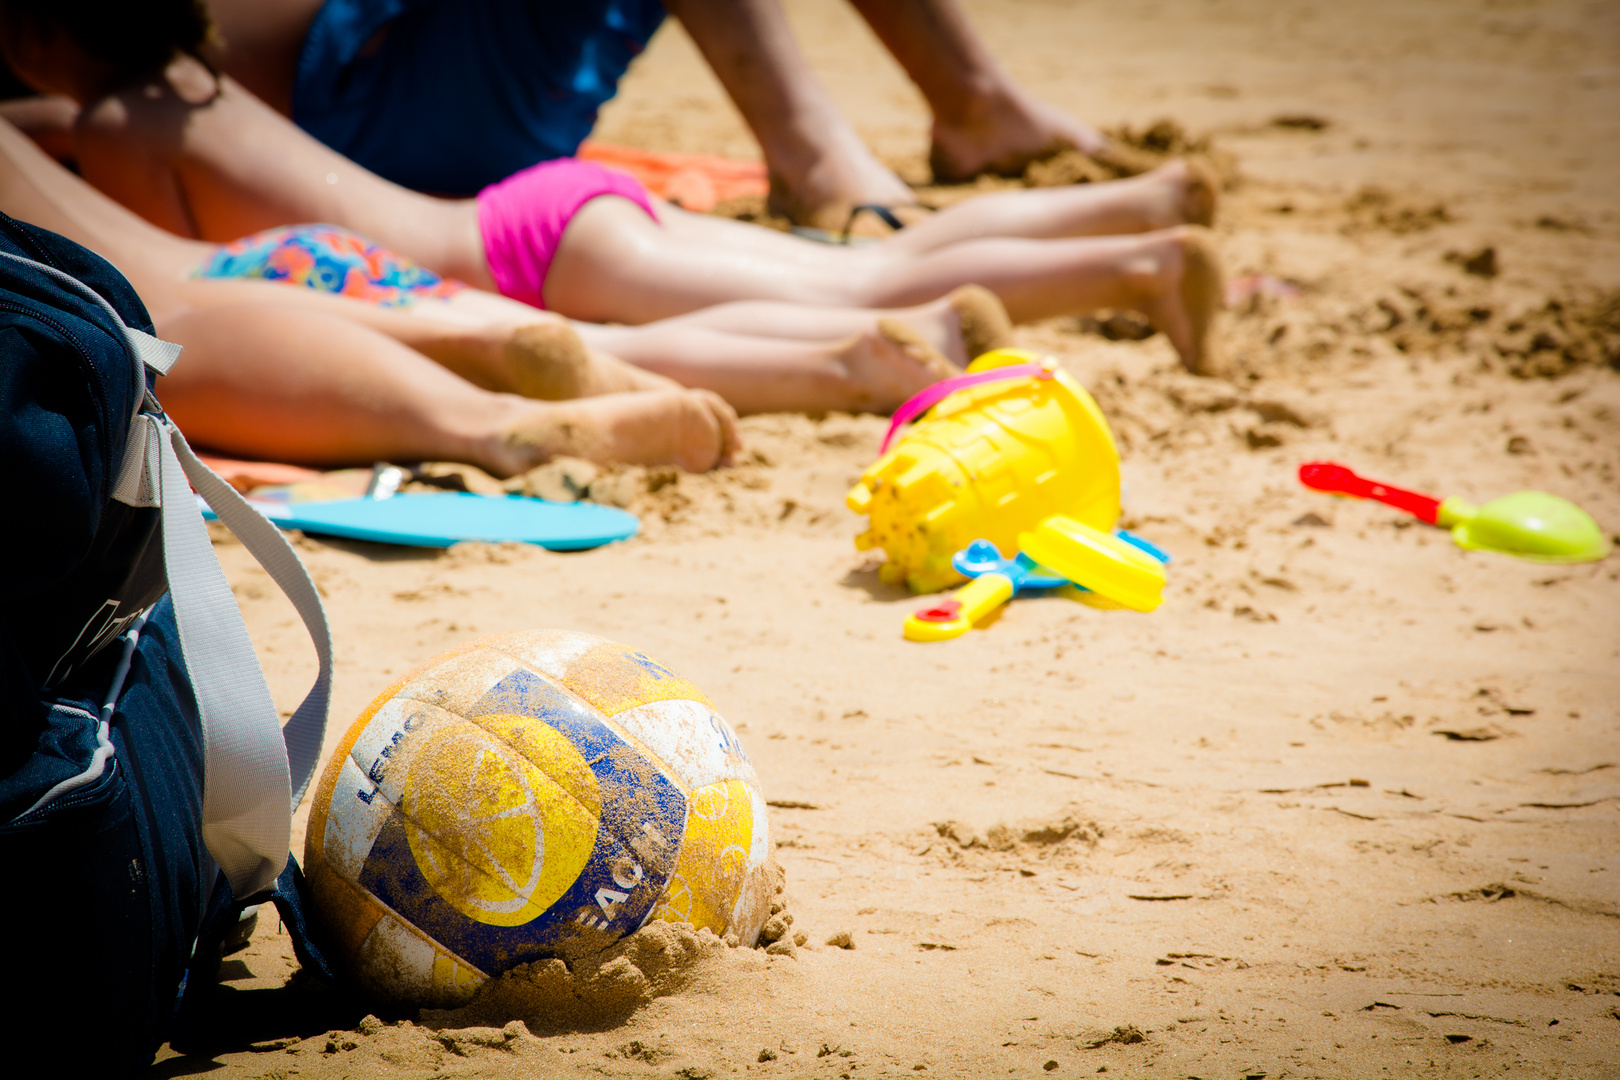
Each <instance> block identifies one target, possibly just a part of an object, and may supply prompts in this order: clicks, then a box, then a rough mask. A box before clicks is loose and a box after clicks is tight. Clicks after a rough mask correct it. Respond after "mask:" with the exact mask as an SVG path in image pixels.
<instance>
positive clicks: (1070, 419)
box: [845, 349, 1120, 592]
mask: <svg viewBox="0 0 1620 1080" xmlns="http://www.w3.org/2000/svg"><path fill="white" fill-rule="evenodd" d="M930 406H933V412H932V413H930V414H929V415H928V416H926V417H924V418H923V419H921V420H918V421H917V423H916V424H914V425H913V426H912V427H911V429H910V430H909V431H907V432H906V433H905V434H904V436H903V437H901V438H899V439H898V440H895V439H894V435H895V434H896V432H898V431H899V429H900V428H901V426H902V425H904V424H905V423H906V422H907V421H908V420H910V419H912V418H913V417H915V416H917V415H919V414H920V413H922V412H923V411H924V410H926V409H927V408H929V407H930ZM889 431H890V437H889V438H888V439H885V442H884V450H883V453H882V454H881V456H880V457H879V458H878V460H877V461H876V462H874V463H873V464H872V466H871V467H870V468H868V469H867V470H866V471H865V472H864V473H862V474H861V478H860V481H859V482H858V483H856V485H855V486H854V487H853V488H851V489H850V492H849V495H848V497H847V498H846V500H845V501H846V503H847V504H848V506H849V508H850V509H851V510H853V511H854V512H855V513H857V514H866V515H869V518H870V525H869V527H868V528H867V530H866V531H865V532H864V533H862V534H861V535H859V536H857V537H856V538H855V546H856V547H857V548H859V549H861V550H862V551H865V550H868V549H871V548H882V549H883V550H884V552H886V553H887V554H888V557H889V559H888V562H886V563H885V564H884V565H883V567H882V569H881V570H880V571H879V573H880V576H881V577H882V579H883V580H884V581H885V582H889V583H891V584H895V583H899V582H901V581H904V582H905V583H906V584H907V585H908V586H910V588H911V589H912V591H914V592H934V591H936V590H938V589H942V588H944V587H945V586H947V585H951V584H954V583H955V582H958V581H960V580H962V575H961V574H959V573H957V571H956V570H955V568H954V567H952V566H951V556H953V555H955V554H956V553H957V552H958V551H960V550H961V549H962V548H964V547H966V546H967V545H968V544H970V543H972V542H973V541H974V540H977V539H980V538H983V539H987V540H989V541H990V542H991V543H993V544H995V545H996V547H997V548H999V549H1000V550H1001V551H1002V552H1003V553H1004V554H1012V553H1016V552H1017V551H1018V549H1019V537H1020V534H1023V533H1028V532H1030V531H1032V530H1034V529H1035V528H1036V527H1037V526H1039V525H1040V524H1041V523H1042V522H1044V521H1046V520H1047V519H1048V518H1051V517H1053V516H1055V515H1062V516H1065V517H1067V518H1070V519H1072V520H1074V521H1077V522H1080V523H1082V524H1084V525H1087V526H1090V527H1091V528H1092V529H1096V530H1099V531H1100V532H1103V533H1106V532H1108V531H1109V530H1111V529H1112V528H1113V527H1114V523H1115V522H1116V521H1117V520H1118V518H1119V512H1120V491H1119V452H1118V450H1117V449H1116V448H1115V446H1114V437H1113V434H1112V433H1111V432H1110V431H1109V430H1108V421H1107V420H1105V419H1104V418H1103V414H1102V410H1100V409H1099V408H1097V403H1096V402H1095V401H1094V400H1092V397H1091V395H1090V394H1088V393H1086V391H1085V390H1084V389H1082V388H1081V386H1080V385H1079V384H1078V383H1076V382H1075V381H1074V380H1073V379H1071V378H1070V377H1069V376H1068V375H1066V374H1064V373H1063V372H1062V371H1059V370H1058V369H1057V366H1056V364H1055V363H1054V362H1053V361H1051V360H1042V359H1041V358H1040V357H1038V356H1036V355H1035V354H1033V353H1029V352H1024V351H1022V350H1018V349H998V350H996V351H995V352H991V353H986V354H985V355H983V356H981V357H979V358H978V359H977V360H975V361H974V362H973V363H972V364H970V365H969V366H968V370H967V373H966V374H965V375H960V376H957V377H956V378H954V379H947V380H945V381H944V382H942V383H938V384H936V385H935V386H933V387H930V388H929V389H928V390H926V391H924V392H923V393H922V394H919V395H918V396H917V397H915V398H913V399H912V400H911V401H909V402H907V403H906V405H905V406H902V407H901V410H900V411H898V412H896V413H895V417H894V423H893V425H892V426H891V427H890V429H889ZM891 443H892V445H890V444H891Z"/></svg>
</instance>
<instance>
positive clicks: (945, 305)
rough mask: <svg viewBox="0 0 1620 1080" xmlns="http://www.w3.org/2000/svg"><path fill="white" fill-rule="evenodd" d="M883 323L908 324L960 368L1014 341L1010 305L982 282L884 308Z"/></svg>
mask: <svg viewBox="0 0 1620 1080" xmlns="http://www.w3.org/2000/svg"><path fill="white" fill-rule="evenodd" d="M883 323H891V324H893V323H901V324H904V325H905V326H906V327H908V328H910V329H911V330H912V331H914V332H915V333H916V334H918V335H920V336H921V338H922V340H923V341H925V342H926V343H927V344H928V345H929V347H930V348H932V349H933V350H934V351H935V352H937V353H939V354H940V355H941V356H943V357H944V358H945V359H946V360H947V361H948V362H949V363H950V364H951V366H952V367H953V368H954V369H955V370H956V371H960V370H961V369H962V368H965V367H967V365H968V363H969V362H971V361H972V360H974V359H976V358H978V357H980V356H983V355H984V354H985V353H987V352H990V351H992V350H995V349H1004V348H1006V347H1007V346H1009V345H1011V344H1012V320H1011V319H1009V318H1008V317H1007V308H1006V306H1005V305H1004V304H1002V302H1001V299H1000V297H998V296H996V294H995V293H993V292H991V291H990V290H989V289H985V288H982V287H980V286H978V285H963V286H962V287H961V288H958V289H953V290H952V291H951V292H950V294H949V295H947V296H945V297H944V298H943V299H940V300H935V301H934V302H932V303H929V304H920V305H918V306H917V307H911V308H897V309H892V310H890V311H887V312H884V314H883V321H882V322H880V323H879V326H880V327H881V326H882V325H883ZM953 374H954V372H953Z"/></svg>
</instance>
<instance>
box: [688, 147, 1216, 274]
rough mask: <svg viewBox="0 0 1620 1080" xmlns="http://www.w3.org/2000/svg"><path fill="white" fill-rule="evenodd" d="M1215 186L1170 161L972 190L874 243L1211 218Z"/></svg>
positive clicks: (766, 249)
mask: <svg viewBox="0 0 1620 1080" xmlns="http://www.w3.org/2000/svg"><path fill="white" fill-rule="evenodd" d="M1216 189H1217V184H1216V182H1215V178H1214V176H1213V175H1212V174H1211V173H1210V171H1209V170H1208V169H1207V168H1206V167H1204V166H1203V165H1200V164H1197V163H1194V162H1188V161H1172V162H1169V163H1168V164H1165V165H1163V166H1160V167H1159V168H1157V169H1154V170H1153V171H1152V172H1149V173H1144V174H1143V175H1141V176H1136V177H1132V178H1131V179H1129V180H1113V181H1109V182H1107V183H1102V184H1074V185H1070V186H1068V187H1057V188H1042V189H1038V190H1031V191H1004V192H994V193H990V194H985V195H975V196H974V197H972V198H970V199H964V200H962V201H961V202H959V203H956V204H954V205H952V206H949V207H947V208H946V209H944V210H941V211H940V212H939V213H937V214H932V215H930V216H928V217H925V218H923V219H922V220H920V221H918V222H916V223H915V224H913V225H909V226H907V227H906V228H905V229H904V230H902V231H900V232H898V233H895V234H893V235H892V236H888V237H885V238H884V239H883V240H882V242H881V243H879V244H878V245H876V246H877V247H878V248H879V249H881V250H884V251H903V252H907V253H909V254H919V253H921V252H924V251H932V250H935V249H937V248H941V247H944V246H946V245H948V244H959V243H961V242H963V241H964V240H982V239H988V238H991V237H998V236H999V237H1022V238H1024V239H1028V240H1046V239H1055V238H1057V237H1065V236H1119V235H1124V234H1129V233H1141V232H1151V231H1153V230H1155V229H1168V228H1171V227H1173V226H1176V225H1209V224H1211V223H1212V222H1213V221H1214V218H1215V204H1216V199H1217V193H1216ZM659 220H660V221H661V222H662V223H663V225H664V227H665V228H667V229H669V230H670V231H671V232H672V233H674V234H676V235H677V236H680V237H681V238H683V239H686V240H690V241H691V242H692V243H694V244H703V245H706V246H710V247H725V248H728V249H731V250H734V251H738V252H744V253H748V254H752V255H756V256H760V257H770V258H774V259H788V260H791V261H793V262H796V263H800V264H804V265H838V264H839V263H840V261H841V260H843V259H845V258H846V257H847V252H846V251H845V250H843V249H841V248H840V247H839V246H837V245H828V244H811V243H808V242H806V241H804V240H801V239H799V238H798V237H794V236H787V235H784V234H782V233H779V232H776V231H775V230H771V229H760V228H754V227H752V226H747V225H742V224H740V223H738V222H735V221H730V220H728V219H725V218H717V217H713V216H711V215H708V214H692V213H688V212H686V211H683V210H681V209H679V208H678V207H674V206H671V207H668V208H667V209H666V208H664V207H660V208H659Z"/></svg>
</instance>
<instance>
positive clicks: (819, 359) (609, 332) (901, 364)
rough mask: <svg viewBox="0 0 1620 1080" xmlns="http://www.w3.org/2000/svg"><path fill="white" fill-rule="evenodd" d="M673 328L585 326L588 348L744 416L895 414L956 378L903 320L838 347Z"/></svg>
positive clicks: (953, 368)
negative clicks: (705, 394)
mask: <svg viewBox="0 0 1620 1080" xmlns="http://www.w3.org/2000/svg"><path fill="white" fill-rule="evenodd" d="M672 322H673V321H666V322H661V323H653V324H651V325H649V326H590V327H587V326H584V325H582V327H581V329H582V332H583V333H584V335H585V338H586V340H587V341H590V342H591V343H593V344H599V345H600V347H602V348H604V349H607V350H610V351H611V352H613V353H614V354H615V355H617V356H620V357H623V358H624V359H625V360H628V361H629V362H631V363H633V364H637V365H640V366H642V367H645V368H647V369H649V370H651V371H655V372H658V373H659V374H660V375H665V376H668V377H669V378H671V379H674V380H675V381H676V382H678V383H680V384H681V385H682V386H691V387H701V388H703V389H706V390H712V391H714V392H715V393H717V394H719V395H720V396H721V397H723V398H725V399H726V401H728V402H729V403H730V404H731V405H732V406H733V407H734V408H736V410H737V411H738V412H741V413H757V412H806V411H810V412H823V411H831V410H839V411H844V412H889V411H891V410H893V409H894V408H895V407H896V406H898V405H899V404H900V403H901V402H903V401H905V400H906V399H907V398H909V397H911V396H912V395H913V394H915V393H916V392H917V391H919V390H921V389H923V388H924V387H925V386H928V385H930V384H932V383H935V382H938V381H939V380H940V379H942V378H946V377H948V376H950V375H954V374H956V373H957V372H958V371H960V370H961V369H960V367H959V366H957V365H953V364H952V363H951V362H950V361H949V360H947V359H946V358H945V357H944V356H942V355H941V354H940V353H939V352H938V351H937V350H936V349H935V348H933V347H932V346H931V345H930V344H929V343H928V341H927V340H926V339H925V338H924V337H923V336H922V335H921V334H919V333H917V332H916V331H915V330H913V329H912V328H911V327H910V326H908V325H907V324H905V323H904V322H902V321H900V320H898V319H884V318H873V317H871V316H868V317H867V319H866V326H865V327H864V328H863V329H861V330H859V331H858V332H856V333H854V334H852V335H850V336H847V337H845V338H843V339H842V340H837V341H810V340H784V339H782V338H772V337H754V336H749V335H745V334H735V333H729V332H726V331H723V330H712V329H709V328H707V327H703V326H699V325H692V324H686V325H681V324H680V323H674V324H672Z"/></svg>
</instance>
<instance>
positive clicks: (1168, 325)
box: [1133, 226, 1223, 375]
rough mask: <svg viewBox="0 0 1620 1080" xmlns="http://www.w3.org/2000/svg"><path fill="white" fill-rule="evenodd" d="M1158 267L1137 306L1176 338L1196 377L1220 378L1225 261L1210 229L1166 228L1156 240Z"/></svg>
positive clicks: (1179, 352)
mask: <svg viewBox="0 0 1620 1080" xmlns="http://www.w3.org/2000/svg"><path fill="white" fill-rule="evenodd" d="M1154 246H1155V247H1157V248H1158V249H1159V250H1158V251H1157V252H1155V255H1156V256H1157V261H1158V266H1157V268H1156V270H1155V271H1154V272H1153V273H1152V274H1150V275H1149V276H1148V277H1147V278H1146V280H1145V281H1144V283H1143V284H1144V296H1143V297H1142V299H1140V300H1139V301H1138V302H1137V303H1136V304H1134V305H1133V306H1134V307H1135V308H1136V310H1137V311H1140V312H1141V313H1142V314H1143V315H1146V316H1147V318H1148V321H1149V322H1151V323H1152V324H1153V325H1154V327H1156V328H1157V329H1158V330H1159V332H1160V333H1162V334H1164V335H1165V337H1167V338H1169V339H1170V344H1171V345H1173V346H1175V350H1176V353H1177V355H1179V356H1180V357H1181V363H1182V366H1184V367H1185V368H1186V369H1187V370H1188V371H1190V372H1192V373H1193V374H1195V375H1220V374H1221V373H1222V371H1221V361H1220V355H1219V352H1218V350H1217V348H1216V346H1215V342H1214V340H1213V338H1214V325H1215V318H1216V316H1217V315H1218V314H1219V313H1220V310H1221V305H1222V300H1223V287H1222V283H1221V262H1220V257H1219V256H1218V255H1217V254H1216V252H1215V244H1214V241H1213V237H1212V236H1211V235H1210V233H1209V231H1208V230H1207V229H1203V228H1199V227H1198V226H1186V227H1182V228H1178V229H1170V230H1166V231H1165V232H1164V234H1163V236H1162V237H1161V238H1159V239H1157V240H1155V241H1154Z"/></svg>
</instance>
